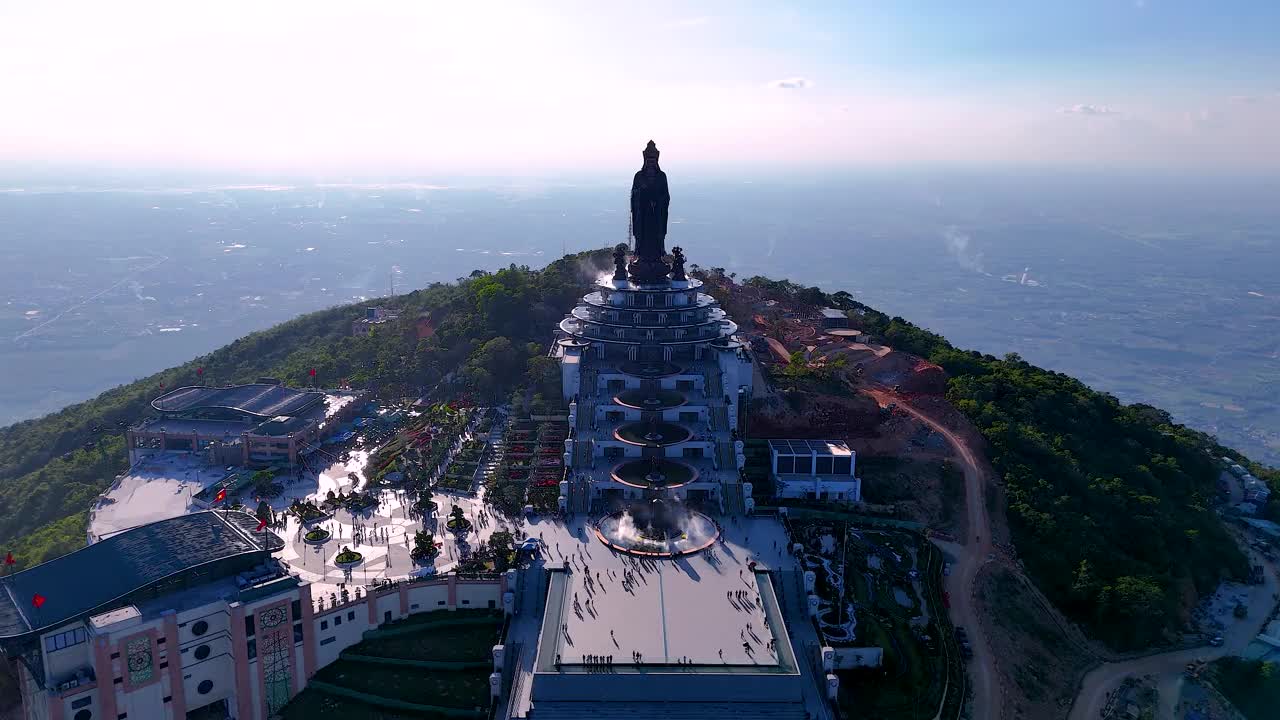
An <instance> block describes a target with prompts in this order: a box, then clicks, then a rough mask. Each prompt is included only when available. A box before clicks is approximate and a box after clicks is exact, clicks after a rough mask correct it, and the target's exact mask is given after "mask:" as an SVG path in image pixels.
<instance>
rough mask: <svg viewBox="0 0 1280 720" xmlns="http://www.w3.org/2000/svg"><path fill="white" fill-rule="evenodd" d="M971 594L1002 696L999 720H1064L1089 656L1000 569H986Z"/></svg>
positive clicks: (1044, 610)
mask: <svg viewBox="0 0 1280 720" xmlns="http://www.w3.org/2000/svg"><path fill="white" fill-rule="evenodd" d="M974 593H975V595H976V597H977V601H978V607H979V608H980V609H981V612H982V615H983V617H984V618H987V619H991V618H999V622H988V623H987V627H986V631H987V639H988V641H989V642H990V644H991V650H992V655H993V656H994V657H995V658H997V661H996V670H997V674H998V677H999V680H1000V689H1001V693H1002V695H1003V699H1002V700H1001V705H1002V706H1003V707H1004V715H1003V717H1004V718H1006V719H1009V718H1035V719H1036V720H1041V719H1042V718H1043V719H1046V720H1048V719H1053V718H1066V717H1067V713H1068V712H1069V710H1070V707H1071V701H1072V699H1073V698H1074V697H1075V693H1076V686H1077V683H1078V682H1079V680H1080V678H1081V677H1082V676H1083V674H1084V672H1085V670H1086V669H1087V668H1088V667H1090V665H1091V656H1090V655H1089V654H1088V653H1087V652H1086V651H1084V650H1083V649H1081V648H1080V647H1078V646H1077V645H1076V644H1075V643H1074V642H1072V641H1071V640H1069V639H1068V637H1067V635H1066V634H1065V633H1064V632H1063V631H1062V629H1061V628H1060V627H1059V626H1058V624H1057V623H1056V622H1055V621H1054V618H1053V617H1052V616H1051V615H1050V613H1049V612H1048V611H1047V610H1046V609H1045V608H1044V607H1043V606H1042V605H1040V603H1039V601H1038V600H1037V599H1036V598H1035V597H1034V596H1033V595H1032V594H1031V592H1030V591H1028V590H1027V588H1026V587H1025V586H1024V585H1023V584H1022V582H1021V581H1019V580H1018V579H1017V578H1015V577H1014V576H1013V574H1012V573H1011V572H1010V571H1009V570H1008V569H1006V568H1003V567H1001V566H999V565H995V564H992V565H988V566H987V567H986V569H984V570H983V572H982V573H981V574H980V575H979V576H978V581H977V583H976V587H975V588H974Z"/></svg>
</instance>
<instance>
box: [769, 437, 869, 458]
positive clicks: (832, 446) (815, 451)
mask: <svg viewBox="0 0 1280 720" xmlns="http://www.w3.org/2000/svg"><path fill="white" fill-rule="evenodd" d="M769 449H770V450H772V451H773V452H775V453H777V454H779V455H852V454H853V451H851V450H850V449H849V446H848V445H845V444H844V443H842V442H838V441H835V440H770V441H769Z"/></svg>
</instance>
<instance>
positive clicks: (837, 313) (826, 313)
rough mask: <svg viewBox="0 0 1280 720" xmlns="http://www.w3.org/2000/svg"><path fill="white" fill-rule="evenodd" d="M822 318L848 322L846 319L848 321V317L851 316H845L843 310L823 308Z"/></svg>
mask: <svg viewBox="0 0 1280 720" xmlns="http://www.w3.org/2000/svg"><path fill="white" fill-rule="evenodd" d="M822 317H824V318H831V319H836V318H839V319H841V320H846V319H848V317H849V316H848V315H845V314H844V311H843V310H837V309H835V308H829V307H824V308H822Z"/></svg>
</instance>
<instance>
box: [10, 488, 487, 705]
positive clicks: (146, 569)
mask: <svg viewBox="0 0 1280 720" xmlns="http://www.w3.org/2000/svg"><path fill="white" fill-rule="evenodd" d="M257 524H258V521H257V520H256V519H255V518H254V517H253V516H252V515H249V514H246V513H242V512H234V511H233V512H222V511H217V512H215V511H205V512H199V513H194V514H191V515H184V516H182V517H177V518H172V519H168V520H163V521H160V522H156V523H151V524H149V525H144V526H142V527H138V528H134V529H132V530H127V531H125V532H122V533H119V534H116V535H113V536H111V537H109V538H106V539H104V540H102V541H101V542H98V543H96V544H93V545H90V546H88V547H86V548H83V549H81V550H78V551H76V552H73V553H70V554H68V555H64V556H62V557H60V558H57V559H55V560H51V561H49V562H46V563H43V564H41V565H37V566H35V567H32V568H29V569H26V570H23V571H21V572H18V573H14V574H13V575H10V576H7V577H4V578H0V653H2V654H3V656H4V658H5V659H7V660H9V661H11V662H12V664H13V666H14V669H15V670H16V672H17V676H18V680H19V687H20V690H21V694H22V702H23V712H24V717H26V718H31V719H33V720H75V719H79V720H85V719H86V718H88V719H89V720H92V719H93V718H117V719H119V718H144V719H145V720H182V719H184V718H186V717H188V713H191V712H195V711H201V710H202V711H203V714H202V715H201V717H220V718H236V719H237V720H266V719H267V718H270V717H273V716H275V715H277V714H278V712H279V711H280V709H281V708H283V707H284V705H285V704H286V703H288V701H289V700H290V699H291V698H293V697H294V696H295V695H296V694H297V693H299V692H301V691H302V689H303V688H304V687H305V686H306V683H307V681H308V680H309V679H310V678H311V676H313V675H314V674H315V673H316V671H317V670H318V669H319V668H321V667H323V666H325V665H327V664H329V663H331V662H333V661H334V660H336V659H337V658H338V656H339V654H340V653H341V652H342V651H343V650H345V649H346V648H348V647H351V646H352V645H354V644H356V643H358V642H360V640H361V638H362V637H363V635H364V633H365V632H366V631H368V630H371V629H376V628H378V627H379V626H381V625H384V624H386V623H392V622H397V621H399V620H401V619H403V618H405V617H407V616H409V615H411V614H414V613H415V612H427V611H429V610H455V609H457V608H458V607H459V606H460V604H466V606H468V607H485V606H486V605H487V606H488V607H491V608H502V607H503V605H504V596H506V595H508V593H507V583H508V577H507V576H501V577H488V578H473V579H467V580H464V579H462V578H458V577H456V576H451V577H448V578H438V579H434V578H433V579H426V580H421V581H415V582H403V583H401V584H399V585H397V586H395V587H390V588H369V590H368V592H357V593H356V596H355V598H354V599H347V598H345V597H344V599H343V601H342V602H339V603H334V604H331V605H330V606H328V607H322V606H316V605H314V604H313V598H312V585H311V583H309V582H307V581H305V580H303V579H302V578H300V577H299V575H298V573H297V572H296V571H294V570H293V568H292V567H290V566H288V565H285V564H284V563H282V562H281V561H280V560H279V559H278V557H277V556H278V555H279V554H280V553H281V551H282V550H283V549H284V547H285V543H284V541H282V540H281V539H280V538H279V537H277V536H276V535H275V534H274V533H272V532H270V531H261V532H260V531H257V530H256V528H257Z"/></svg>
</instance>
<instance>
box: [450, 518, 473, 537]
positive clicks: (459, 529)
mask: <svg viewBox="0 0 1280 720" xmlns="http://www.w3.org/2000/svg"><path fill="white" fill-rule="evenodd" d="M444 526H445V528H446V529H448V530H449V532H455V533H464V532H467V531H469V530H470V529H471V521H470V520H468V519H466V518H462V520H456V519H454V518H449V519H448V520H447V521H445V524H444Z"/></svg>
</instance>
